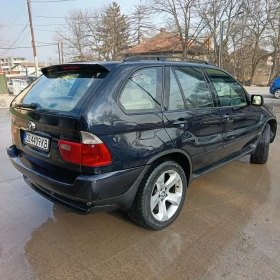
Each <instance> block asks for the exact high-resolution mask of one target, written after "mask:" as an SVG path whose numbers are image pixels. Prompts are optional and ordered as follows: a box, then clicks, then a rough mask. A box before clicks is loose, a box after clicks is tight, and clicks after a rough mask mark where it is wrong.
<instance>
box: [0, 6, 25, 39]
mask: <svg viewBox="0 0 280 280" xmlns="http://www.w3.org/2000/svg"><path fill="white" fill-rule="evenodd" d="M23 9H24V6H23V7H22V9H21V10H20V11H19V13H18V14H17V16H16V17H15V19H14V20H13V21H12V23H11V25H10V27H9V28H8V29H7V30H6V31H5V33H4V34H3V35H2V36H3V38H5V36H6V34H7V32H8V31H9V30H10V29H11V26H13V24H14V22H15V21H16V20H17V19H18V17H19V15H20V14H21V13H22V11H23Z"/></svg>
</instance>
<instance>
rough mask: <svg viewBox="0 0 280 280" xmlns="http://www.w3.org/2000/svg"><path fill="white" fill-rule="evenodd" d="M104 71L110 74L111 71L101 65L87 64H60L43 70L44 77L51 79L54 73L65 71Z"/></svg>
mask: <svg viewBox="0 0 280 280" xmlns="http://www.w3.org/2000/svg"><path fill="white" fill-rule="evenodd" d="M78 70H80V71H96V70H97V71H103V72H109V71H110V69H108V68H106V67H105V66H103V65H100V64H85V63H75V64H74V63H71V64H59V65H51V66H48V67H44V68H42V69H41V71H42V73H43V75H44V76H46V77H49V76H50V75H51V74H52V73H57V72H63V71H70V72H71V71H78Z"/></svg>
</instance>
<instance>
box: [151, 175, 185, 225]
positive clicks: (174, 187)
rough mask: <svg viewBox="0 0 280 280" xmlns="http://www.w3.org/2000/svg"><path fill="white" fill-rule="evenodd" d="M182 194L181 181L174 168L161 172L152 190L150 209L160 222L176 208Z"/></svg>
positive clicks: (168, 216)
mask: <svg viewBox="0 0 280 280" xmlns="http://www.w3.org/2000/svg"><path fill="white" fill-rule="evenodd" d="M182 196H183V181H182V178H181V176H180V175H179V174H178V173H177V172H176V171H175V170H168V171H165V172H164V173H162V174H161V175H160V176H159V177H158V179H157V181H156V183H155V185H154V188H153V190H152V194H151V202H150V205H151V211H152V214H153V217H154V218H155V219H156V220H157V221H160V222H164V221H167V220H169V219H170V218H171V217H172V216H173V215H174V214H175V213H176V211H177V210H178V208H179V206H180V203H181V200H182Z"/></svg>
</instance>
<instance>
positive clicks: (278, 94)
mask: <svg viewBox="0 0 280 280" xmlns="http://www.w3.org/2000/svg"><path fill="white" fill-rule="evenodd" d="M273 94H274V97H275V98H277V99H279V98H280V89H279V88H277V89H276V90H275V91H274V93H273Z"/></svg>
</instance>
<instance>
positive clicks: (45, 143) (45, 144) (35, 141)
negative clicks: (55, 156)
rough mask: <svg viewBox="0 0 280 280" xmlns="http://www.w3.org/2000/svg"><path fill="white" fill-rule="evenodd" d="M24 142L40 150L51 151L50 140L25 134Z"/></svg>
mask: <svg viewBox="0 0 280 280" xmlns="http://www.w3.org/2000/svg"><path fill="white" fill-rule="evenodd" d="M23 142H24V143H25V144H28V145H30V146H33V147H36V148H38V149H40V150H43V151H46V152H48V151H49V146H50V139H48V138H45V137H42V136H38V135H35V134H32V133H29V132H25V133H24V137H23Z"/></svg>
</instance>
